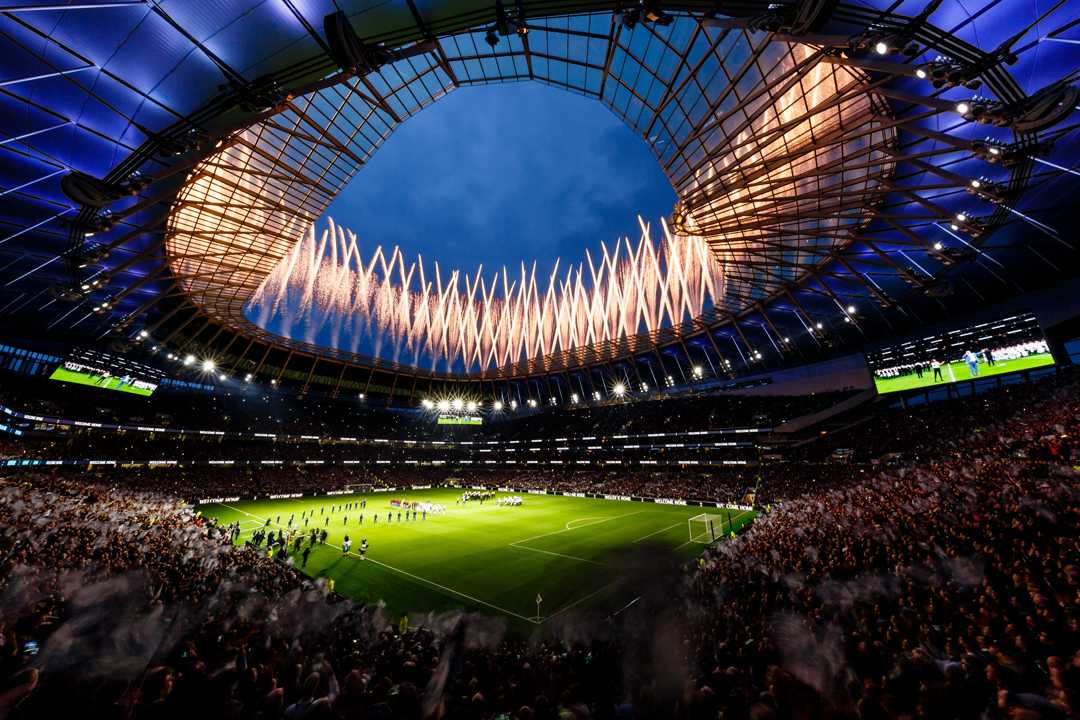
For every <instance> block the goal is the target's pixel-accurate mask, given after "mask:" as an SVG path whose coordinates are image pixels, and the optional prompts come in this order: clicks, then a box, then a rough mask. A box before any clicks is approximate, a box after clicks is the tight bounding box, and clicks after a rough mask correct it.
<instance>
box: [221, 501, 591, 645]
mask: <svg viewBox="0 0 1080 720" xmlns="http://www.w3.org/2000/svg"><path fill="white" fill-rule="evenodd" d="M219 504H220V505H221V506H222V507H227V508H229V509H230V510H235V511H236V512H239V513H243V514H244V515H247V516H248V517H253V518H255V519H256V520H259V521H262V522H265V521H266V518H262V517H259V516H258V515H253V514H252V513H249V512H248V511H246V510H241V509H240V508H238V507H233V506H232V505H226V504H225V503H219ZM273 524H274V525H277V526H278V527H280V528H284V527H285V526H284V525H281V524H279V523H273ZM286 529H288V528H286ZM323 544H324V545H325V546H326V547H332V548H335V549H337V550H340V549H341V546H340V545H334V544H333V543H323ZM348 554H349V555H352V556H353V557H361V556H360V555H359V554H358V553H354V552H350V553H348ZM366 560H367V561H370V562H373V563H375V564H376V565H381V566H382V567H384V568H386V569H387V570H392V571H394V572H396V573H400V574H401V575H405V576H406V577H410V578H412V579H414V580H418V581H420V582H423V583H427V584H428V585H431V586H433V587H437V588H439V589H440V590H445V591H446V592H448V593H452V594H454V595H457V596H458V597H463V598H465V599H466V600H472V601H473V602H475V603H480V604H481V605H486V606H488V607H489V608H492V609H493V610H498V611H499V612H501V613H505V614H507V615H513V616H514V617H516V618H520V619H521V620H525V621H526V622H531V623H533V624H534V625H539V624H540V623H541V622H543V621H542V620H536V619H534V618H529V617H525V616H524V615H519V614H518V613H516V612H514V611H513V610H507V609H506V608H504V607H499V606H498V605H493V604H492V603H489V602H487V601H486V600H481V599H480V598H477V597H473V596H472V595H467V594H465V593H463V592H461V591H460V590H455V589H454V588H450V587H446V586H445V585H440V584H439V583H437V582H435V581H434V580H428V579H427V578H425V577H421V576H419V575H414V574H412V573H411V572H408V571H407V570H402V569H401V568H396V567H394V566H393V565H389V564H387V563H384V562H379V561H378V560H376V559H375V558H373V557H368V558H366ZM301 572H302V571H301ZM308 577H310V576H308ZM586 597H587V596H586Z"/></svg>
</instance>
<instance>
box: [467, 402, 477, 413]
mask: <svg viewBox="0 0 1080 720" xmlns="http://www.w3.org/2000/svg"><path fill="white" fill-rule="evenodd" d="M465 409H466V410H468V411H469V412H476V401H475V400H470V401H469V402H467V403H465Z"/></svg>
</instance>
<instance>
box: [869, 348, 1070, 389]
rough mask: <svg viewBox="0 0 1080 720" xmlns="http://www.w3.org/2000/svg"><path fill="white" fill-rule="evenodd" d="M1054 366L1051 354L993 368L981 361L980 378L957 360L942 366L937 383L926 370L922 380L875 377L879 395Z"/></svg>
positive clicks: (929, 371)
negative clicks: (940, 378) (940, 376)
mask: <svg viewBox="0 0 1080 720" xmlns="http://www.w3.org/2000/svg"><path fill="white" fill-rule="evenodd" d="M1053 364H1054V358H1053V356H1052V355H1050V353H1037V354H1035V355H1028V356H1027V357H1025V358H1019V359H1017V360H1002V361H999V362H997V363H995V364H994V365H993V366H990V365H987V364H986V363H985V362H983V361H982V360H980V361H979V374H978V376H972V374H971V372H970V371H969V370H968V366H967V363H965V362H963V361H962V360H956V361H954V362H950V363H946V364H944V365H942V366H941V375H942V377H943V379H942V380H939V381H936V382H935V381H934V379H933V378H934V372H933V370H926V371H925V372H924V373H923V376H922V377H921V378H920V377H918V376H917V375H915V374H914V373H912V374H910V375H901V376H900V377H893V378H879V377H876V376H875V377H874V386H875V387H876V388H877V391H878V392H879V393H891V392H899V391H901V390H913V389H915V388H924V387H934V386H935V385H948V384H949V383H953V382H961V381H964V380H976V379H979V378H984V377H993V376H994V375H1004V374H1005V373H1011V372H1018V371H1021V370H1030V369H1032V368H1037V367H1043V366H1045V365H1053Z"/></svg>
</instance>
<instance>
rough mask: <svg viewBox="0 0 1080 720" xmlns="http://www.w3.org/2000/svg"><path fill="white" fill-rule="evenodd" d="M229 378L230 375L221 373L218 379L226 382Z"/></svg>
mask: <svg viewBox="0 0 1080 720" xmlns="http://www.w3.org/2000/svg"><path fill="white" fill-rule="evenodd" d="M228 379H229V376H228V375H226V374H225V373H221V374H220V375H218V380H220V381H221V382H225V381H226V380H228Z"/></svg>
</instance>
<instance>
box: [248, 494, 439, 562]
mask: <svg viewBox="0 0 1080 720" xmlns="http://www.w3.org/2000/svg"><path fill="white" fill-rule="evenodd" d="M366 508H367V500H359V501H356V502H350V503H345V504H344V505H332V506H331V507H330V513H329V515H328V514H327V513H326V508H325V507H321V508H319V515H320V516H323V520H324V522H323V528H322V529H319V528H314V527H313V528H311V531H310V532H309V533H307V536H308V545H307V547H304V548H303V552H302V554H301V556H302V558H303V560H302V565H301V567H307V564H308V558H309V557H310V556H311V549H312V548H313V547H314V546H315V545H317V544H318V545H325V544H326V537H327V531H326V528H327V527H329V525H330V517H331V516H332V515H335V514H337V511H338V510H341V511H342V512H343V513H347V512H349V511H350V510H361V513H360V515H359V517H358V519H357V522H358V524H360V525H363V524H364V513H363V512H362V511H363V510H364V509H366ZM418 515H419V517H420V520H427V509H426V508H422V509H421V510H419V511H418V510H416V509H415V508H411V509H410V508H406V509H405V518H404V520H405V521H406V522H411V521H415V520H417V516H418ZM313 517H315V511H314V510H312V511H311V512H310V514H309V513H308V511H306V510H304V511H302V512H301V513H300V519H301V520H303V521H304V527H305V528H307V527H308V524H309V523H310V521H311V519H312V518H313ZM371 521H372V523H373V524H376V525H377V524H378V522H379V514H378V513H372V514H371ZM393 521H394V512H393V510H390V511H388V512H387V513H386V522H388V523H392V522H393ZM397 521H398V522H402V517H401V510H400V509H399V510H398V512H397ZM294 522H296V513H293V514H292V515H290V516H289V519H288V521H287V522H286V524H285V525H284V526H282V525H281V516H280V515H278V516H277V517H276V518H275V519H274V521H273V523H274V524H275V525H277V526H278V531H277V533H276V534H275V533H274V531H273V530H272V529H270V523H271V520H270V518H266V522H265V524H264V525H263V527H262V528H260V529H259V530H257V531H255V533H254V534H253V535H252V536H251V540H250V541H249V542H250V543H251V544H252V545H254V546H255V547H256V548H258V547H261V546H262V544H263V540H266V547H267V549H268V551H269V554H270V557H275V556H276V557H277V559H279V560H284V559H285V558H286V557H287V556H288V548H289V545H292V548H293V552H300V550H301V547H302V546H303V541H304V535H297V536H296V537H295V538H294V537H293V523H294ZM348 524H349V516H348V515H347V514H343V515H342V525H345V526H347V525H348ZM296 529H297V530H299V529H300V525H299V523H297V528H296ZM229 530H230V538H231V540H232V541H233V542H236V539H237V538H238V537H239V536H240V523H239V521H237V522H236V523H235V524H234V525H232V526H230V528H229ZM351 547H352V540H350V539H349V536H348V535H346V536H345V538H344V539H343V540H342V543H341V554H342V555H348V554H349V550H350V548H351ZM275 548H276V550H275ZM367 549H368V541H367V538H364V539H362V540H361V542H360V547H359V550H360V559H361V560H364V559H366V558H365V557H364V555H365V554H366V553H367Z"/></svg>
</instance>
